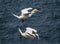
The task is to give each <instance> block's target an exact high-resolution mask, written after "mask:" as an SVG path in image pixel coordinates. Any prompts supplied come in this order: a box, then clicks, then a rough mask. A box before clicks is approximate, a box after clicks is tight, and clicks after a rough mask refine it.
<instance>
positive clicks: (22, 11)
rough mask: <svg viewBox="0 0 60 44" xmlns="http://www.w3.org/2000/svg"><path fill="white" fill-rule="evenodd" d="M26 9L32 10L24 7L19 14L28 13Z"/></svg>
mask: <svg viewBox="0 0 60 44" xmlns="http://www.w3.org/2000/svg"><path fill="white" fill-rule="evenodd" d="M28 10H32V8H25V9H22V10H21V15H23V14H25V13H29V12H28Z"/></svg>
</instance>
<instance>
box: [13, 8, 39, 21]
mask: <svg viewBox="0 0 60 44" xmlns="http://www.w3.org/2000/svg"><path fill="white" fill-rule="evenodd" d="M32 9H33V8H25V9H22V10H21V15H20V16H17V15H15V14H13V16H15V17H17V18H18V19H20V20H21V21H22V22H24V20H26V19H28V18H29V17H31V16H32V14H33V13H36V12H38V11H39V10H37V9H33V10H32ZM29 10H32V11H31V12H29Z"/></svg>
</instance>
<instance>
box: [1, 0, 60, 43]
mask: <svg viewBox="0 0 60 44" xmlns="http://www.w3.org/2000/svg"><path fill="white" fill-rule="evenodd" d="M28 7H32V8H36V9H38V10H40V12H38V13H35V14H34V15H32V17H30V18H29V19H27V20H26V21H25V22H24V23H21V21H20V20H19V19H17V18H16V17H14V16H13V15H12V13H14V14H16V15H20V14H21V10H22V9H23V8H28ZM20 27H21V30H22V31H25V30H26V29H25V28H26V27H31V28H34V29H36V30H37V31H38V34H39V35H40V39H36V38H35V39H26V38H19V36H20V33H19V31H18V28H20ZM0 44H60V0H0Z"/></svg>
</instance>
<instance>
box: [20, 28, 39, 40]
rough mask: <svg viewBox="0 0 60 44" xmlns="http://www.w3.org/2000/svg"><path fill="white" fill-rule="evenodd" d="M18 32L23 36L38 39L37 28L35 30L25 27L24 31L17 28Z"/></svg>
mask: <svg viewBox="0 0 60 44" xmlns="http://www.w3.org/2000/svg"><path fill="white" fill-rule="evenodd" d="M19 32H20V34H21V35H22V36H23V37H25V38H38V39H39V34H38V33H37V30H35V29H33V28H31V27H26V31H25V32H24V33H23V32H22V31H21V29H20V28H19ZM33 32H35V33H33Z"/></svg>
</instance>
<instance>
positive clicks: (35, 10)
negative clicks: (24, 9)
mask: <svg viewBox="0 0 60 44" xmlns="http://www.w3.org/2000/svg"><path fill="white" fill-rule="evenodd" d="M32 12H34V13H36V12H40V11H39V10H37V9H34V10H32Z"/></svg>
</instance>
